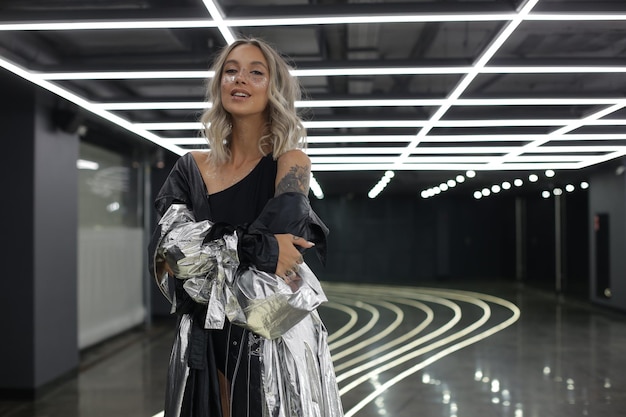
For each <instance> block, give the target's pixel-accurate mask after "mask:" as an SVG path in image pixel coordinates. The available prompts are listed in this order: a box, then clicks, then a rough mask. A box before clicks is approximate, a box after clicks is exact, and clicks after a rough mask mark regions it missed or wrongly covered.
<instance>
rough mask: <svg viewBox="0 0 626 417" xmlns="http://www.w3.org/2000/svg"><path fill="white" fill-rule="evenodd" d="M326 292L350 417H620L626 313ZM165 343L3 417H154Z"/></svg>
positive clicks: (162, 339)
mask: <svg viewBox="0 0 626 417" xmlns="http://www.w3.org/2000/svg"><path fill="white" fill-rule="evenodd" d="M325 288H326V291H327V294H328V296H329V299H330V300H331V301H330V302H329V303H327V304H326V305H325V306H324V307H323V308H322V309H321V310H320V312H321V314H322V316H323V318H324V320H325V322H326V324H327V326H328V328H329V331H330V338H329V342H330V346H331V349H332V354H333V360H334V362H335V367H336V373H337V379H338V382H339V387H340V390H341V395H342V400H343V403H344V408H345V412H346V416H358V417H374V416H377V417H380V416H389V417H417V416H419V417H440V416H445V417H454V416H457V417H488V416H513V417H560V416H563V417H565V416H567V417H570V416H594V417H618V416H626V373H625V372H624V370H626V355H625V354H624V352H626V320H624V319H625V318H626V314H622V313H619V312H614V311H608V310H606V309H601V308H597V307H594V306H592V305H590V304H589V303H586V302H581V301H572V300H568V299H563V298H562V297H557V296H555V295H554V294H551V293H546V292H542V291H539V290H536V289H532V288H523V287H520V286H516V285H503V284H485V285H475V284H468V285H464V286H460V285H453V284H449V285H448V286H447V287H446V288H425V287H395V286H373V285H359V286H356V285H342V284H326V286H325ZM172 334H173V322H172V321H171V320H162V321H161V320H160V321H157V322H155V323H154V324H153V325H152V326H150V328H149V329H147V330H146V329H137V330H134V331H131V332H128V333H126V334H124V335H122V336H120V337H117V338H115V339H113V340H111V341H109V342H107V343H104V344H102V345H100V346H98V347H96V348H93V349H90V350H88V351H86V352H84V354H83V358H82V363H81V369H80V371H79V372H78V373H77V375H75V376H73V377H71V378H68V379H66V380H65V381H63V382H59V383H57V384H55V386H54V387H52V388H50V389H49V390H47V391H46V392H45V393H44V394H42V395H41V396H40V398H38V399H37V400H36V401H0V415H1V416H6V417H56V416H59V417H78V416H80V417H101V416H102V417H105V416H106V417H109V416H116V417H119V416H133V417H143V416H145V417H152V416H155V415H159V413H160V412H161V410H162V403H163V388H164V386H165V375H166V364H167V359H168V355H169V348H170V343H171V341H172Z"/></svg>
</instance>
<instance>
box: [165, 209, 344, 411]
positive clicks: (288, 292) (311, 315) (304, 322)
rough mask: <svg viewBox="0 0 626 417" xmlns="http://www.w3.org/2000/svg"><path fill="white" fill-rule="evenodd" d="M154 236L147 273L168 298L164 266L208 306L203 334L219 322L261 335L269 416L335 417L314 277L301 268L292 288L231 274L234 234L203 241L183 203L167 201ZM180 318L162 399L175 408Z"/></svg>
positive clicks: (257, 274)
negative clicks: (151, 264) (165, 395)
mask: <svg viewBox="0 0 626 417" xmlns="http://www.w3.org/2000/svg"><path fill="white" fill-rule="evenodd" d="M159 224H160V226H161V237H160V240H159V244H158V246H157V250H156V253H155V254H154V256H155V259H154V265H155V271H154V276H155V277H156V280H157V285H158V286H159V288H160V289H161V292H162V293H163V294H164V295H165V296H166V297H167V298H168V299H169V300H170V302H172V311H174V308H175V304H176V303H175V300H174V298H173V296H172V295H171V292H170V290H169V288H168V286H167V278H168V277H167V274H166V273H161V274H160V275H159V274H158V273H157V272H158V271H156V269H157V268H156V266H157V265H159V264H162V262H166V263H167V265H168V266H169V268H170V269H171V270H172V272H173V273H174V276H175V277H176V278H177V279H181V280H184V284H183V287H184V289H185V291H186V292H187V294H189V296H190V297H191V298H192V299H193V300H194V301H195V302H197V303H201V304H207V314H206V317H205V321H204V328H206V329H221V328H222V327H223V326H224V323H225V318H226V317H227V318H228V320H229V321H231V322H232V323H233V324H236V325H239V326H242V327H244V328H246V329H248V330H251V331H252V332H254V333H255V334H257V335H260V336H262V358H263V360H262V364H263V365H262V366H263V369H262V387H263V395H264V399H265V405H266V409H265V410H264V415H267V416H271V417H341V416H343V410H342V406H341V401H340V398H339V393H338V389H337V383H336V380H335V373H334V369H333V367H332V361H331V357H330V351H329V349H328V343H327V331H326V329H325V327H324V325H323V323H322V321H321V319H320V317H319V315H318V313H317V311H316V309H317V307H318V306H319V305H320V304H321V303H323V302H325V301H327V299H326V296H325V294H324V291H323V290H322V287H321V285H320V283H319V280H318V279H317V277H316V276H315V274H314V273H313V272H312V271H311V270H310V268H309V267H308V266H307V265H306V264H301V265H300V270H299V272H298V275H299V277H300V278H301V280H299V281H297V282H298V284H299V288H297V289H296V290H295V291H293V290H292V289H291V287H289V286H288V285H287V284H286V283H285V282H284V281H283V280H282V279H281V278H280V277H278V276H276V275H274V274H268V273H265V272H262V271H259V270H256V269H254V268H248V269H246V270H244V271H239V272H238V267H239V259H238V257H237V236H236V234H232V235H225V236H223V237H222V238H220V239H217V240H212V241H209V242H204V240H205V238H206V236H207V234H208V232H209V230H210V228H211V227H212V224H211V223H210V222H208V221H201V222H196V221H195V220H194V216H193V214H192V213H191V211H190V210H189V209H188V208H187V207H186V206H185V205H184V204H173V205H172V206H170V207H169V209H168V210H167V211H166V213H165V214H164V215H163V217H162V218H161V220H160V222H159ZM192 320H194V318H193V317H192V316H190V315H188V314H184V315H183V318H182V320H181V325H180V327H179V334H178V335H177V340H176V342H175V344H174V347H173V350H172V355H171V358H170V361H171V365H172V366H171V367H170V372H171V373H174V375H170V377H171V378H172V379H173V380H174V381H177V382H178V383H176V384H175V386H176V387H177V389H176V390H168V391H169V392H170V397H171V398H168V399H167V400H166V401H167V402H168V403H169V404H170V405H171V408H173V409H176V410H180V409H181V406H182V398H183V393H184V387H185V384H184V382H183V381H184V380H186V378H187V376H188V374H189V368H188V365H187V357H188V354H189V337H190V329H191V322H192Z"/></svg>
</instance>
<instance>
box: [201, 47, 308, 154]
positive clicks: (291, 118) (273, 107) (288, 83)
mask: <svg viewBox="0 0 626 417" xmlns="http://www.w3.org/2000/svg"><path fill="white" fill-rule="evenodd" d="M239 45H254V46H256V47H257V48H259V49H260V50H261V52H262V53H263V55H264V56H265V59H266V60H267V64H268V67H269V84H268V96H269V97H268V98H269V101H268V109H267V119H268V120H267V128H266V129H265V131H264V132H263V136H262V137H261V140H260V141H259V148H260V149H261V152H262V153H264V154H265V151H264V150H265V149H267V148H270V149H272V155H273V157H274V159H277V158H278V157H279V156H280V155H282V154H284V153H285V152H287V151H290V150H293V149H298V148H304V147H306V129H305V128H304V126H303V124H302V120H301V119H300V117H299V115H298V113H297V111H296V108H295V102H296V100H299V99H300V98H301V95H302V92H301V89H300V84H299V82H298V80H297V79H296V78H295V77H293V76H292V75H291V74H290V72H289V71H290V70H291V66H290V65H289V64H288V63H287V62H286V61H285V59H284V58H283V57H282V56H281V55H280V54H279V53H278V52H276V50H274V49H273V48H272V47H271V46H270V45H269V44H268V43H267V42H265V41H262V40H260V39H254V38H245V39H239V40H236V41H235V42H233V43H232V44H231V45H228V46H226V47H225V48H224V49H223V50H222V51H221V52H220V54H219V55H218V56H217V58H216V59H215V61H214V62H213V66H212V70H214V71H215V75H214V76H213V78H212V79H210V80H209V82H208V85H207V101H209V102H211V104H212V105H211V108H209V109H208V110H207V111H205V112H204V113H203V114H202V116H201V118H200V121H201V122H202V126H203V133H204V136H205V138H206V140H207V141H208V143H209V147H210V149H211V152H210V153H209V157H210V158H211V159H212V160H213V162H214V163H216V164H217V165H221V164H223V163H225V162H227V161H228V160H229V159H230V137H231V116H230V113H228V112H227V111H226V110H225V109H224V106H223V105H222V95H221V82H222V72H223V70H224V63H225V62H226V58H227V57H228V54H230V52H231V51H232V50H233V49H235V48H236V47H238V46H239Z"/></svg>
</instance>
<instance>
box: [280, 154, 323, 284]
mask: <svg viewBox="0 0 626 417" xmlns="http://www.w3.org/2000/svg"><path fill="white" fill-rule="evenodd" d="M310 180H311V160H310V159H309V157H308V156H307V155H306V154H305V153H304V152H302V151H301V150H292V151H289V152H286V153H284V154H283V155H281V156H280V157H279V158H278V167H277V172H276V191H275V193H274V196H279V195H280V194H283V193H288V192H296V193H301V194H304V195H305V196H308V194H309V183H310ZM274 236H275V237H276V240H277V241H278V263H277V265H276V275H278V276H280V277H283V278H285V279H286V280H287V281H288V282H290V281H292V280H294V279H296V277H297V270H298V265H299V264H301V263H302V262H303V260H302V254H301V253H300V251H299V250H298V248H297V247H300V248H304V249H308V248H311V247H313V246H314V245H313V243H311V242H308V241H307V240H306V239H303V238H302V237H300V236H295V235H293V234H291V233H283V234H276V235H274Z"/></svg>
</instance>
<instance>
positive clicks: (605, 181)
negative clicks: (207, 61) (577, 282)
mask: <svg viewBox="0 0 626 417" xmlns="http://www.w3.org/2000/svg"><path fill="white" fill-rule="evenodd" d="M589 182H590V188H589V214H590V221H589V223H588V230H589V231H590V232H589V233H590V237H591V238H590V242H591V245H590V251H589V257H590V260H591V262H590V265H591V268H590V293H591V299H592V300H593V301H594V302H596V303H599V304H602V305H606V306H609V307H613V308H617V309H621V310H626V255H625V254H626V217H625V215H624V213H626V179H625V178H624V173H623V171H616V166H615V164H609V165H607V166H606V167H605V168H604V169H601V170H598V171H597V172H596V173H595V174H594V175H593V176H592V177H591V179H590V181H589ZM603 214H604V215H607V216H608V221H609V223H608V226H609V228H608V236H609V239H608V274H609V279H610V282H609V283H608V287H609V288H610V290H611V295H610V296H604V295H602V293H603V288H600V287H599V285H598V279H599V277H598V273H597V270H596V266H597V264H596V263H597V262H598V259H597V258H598V254H597V253H596V249H597V248H598V242H597V236H596V231H595V228H594V221H593V220H594V216H596V215H603Z"/></svg>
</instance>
